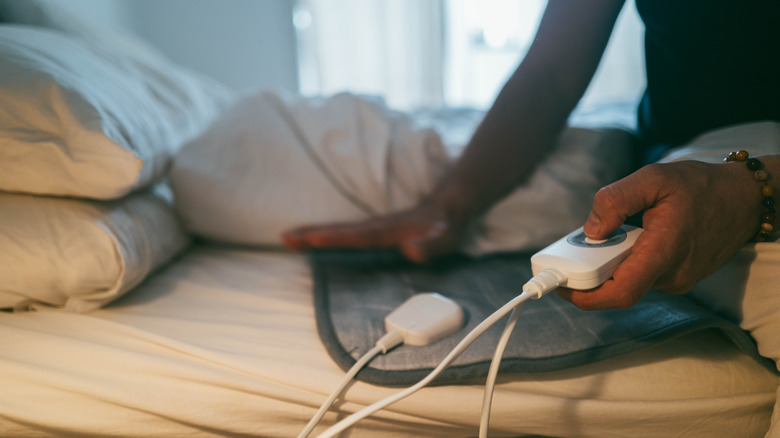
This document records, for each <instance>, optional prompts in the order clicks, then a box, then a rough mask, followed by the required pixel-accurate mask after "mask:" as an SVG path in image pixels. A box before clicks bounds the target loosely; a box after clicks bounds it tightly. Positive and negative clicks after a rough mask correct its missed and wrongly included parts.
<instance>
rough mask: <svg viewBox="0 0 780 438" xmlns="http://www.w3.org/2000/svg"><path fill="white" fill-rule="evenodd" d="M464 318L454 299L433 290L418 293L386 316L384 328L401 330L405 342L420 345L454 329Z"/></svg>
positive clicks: (445, 334) (432, 341) (437, 338)
mask: <svg viewBox="0 0 780 438" xmlns="http://www.w3.org/2000/svg"><path fill="white" fill-rule="evenodd" d="M465 319H466V317H465V315H464V313H463V309H462V308H461V307H460V306H459V305H458V304H457V303H456V302H455V301H452V300H451V299H449V298H447V297H445V296H442V295H440V294H437V293H435V292H432V293H421V294H417V295H414V296H413V297H411V298H409V299H408V300H406V301H405V302H404V303H403V304H401V306H399V307H398V308H397V309H395V310H394V311H393V312H392V313H390V314H389V315H387V316H386V317H385V330H386V331H387V332H388V333H391V332H394V331H397V332H400V333H401V335H402V336H403V342H404V344H406V345H416V346H422V345H428V344H432V343H434V342H436V341H438V340H439V339H442V338H444V337H446V336H449V335H451V334H453V333H455V332H457V331H458V330H460V328H461V327H463V322H464V320H465Z"/></svg>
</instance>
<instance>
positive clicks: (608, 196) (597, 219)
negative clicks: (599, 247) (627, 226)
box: [583, 166, 659, 239]
mask: <svg viewBox="0 0 780 438" xmlns="http://www.w3.org/2000/svg"><path fill="white" fill-rule="evenodd" d="M656 173H657V172H656V171H655V168H654V167H653V166H646V167H643V168H642V169H640V170H638V171H637V172H634V173H633V174H631V175H629V176H627V177H625V178H623V179H621V180H619V181H617V182H615V183H612V184H610V185H608V186H606V187H603V188H602V189H601V190H599V191H598V192H597V193H596V196H595V197H594V199H593V208H592V209H591V211H590V214H589V215H588V219H587V221H586V222H585V225H584V227H583V231H584V232H585V235H587V236H588V237H590V238H593V239H603V238H605V237H607V236H608V235H609V234H610V233H612V232H613V231H615V230H616V229H617V228H618V227H619V226H621V225H622V224H623V222H625V220H626V219H627V218H628V217H630V216H633V215H634V214H636V213H639V212H641V211H642V210H644V209H646V208H648V207H650V206H652V205H654V204H655V203H656V201H657V200H658V198H659V191H658V187H659V186H658V185H657V184H656V181H657V176H656Z"/></svg>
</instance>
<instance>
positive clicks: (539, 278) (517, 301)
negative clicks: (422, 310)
mask: <svg viewBox="0 0 780 438" xmlns="http://www.w3.org/2000/svg"><path fill="white" fill-rule="evenodd" d="M565 282H566V276H565V275H563V274H562V273H561V272H560V271H558V270H556V269H552V268H548V269H545V270H543V271H541V272H539V273H538V274H537V275H535V276H534V277H533V278H532V279H531V280H530V281H528V282H527V283H526V284H525V285H523V292H522V293H521V294H520V295H518V296H516V297H515V298H513V299H512V300H510V301H509V302H508V303H506V304H504V305H503V306H502V307H501V308H499V309H498V310H496V311H495V312H494V313H493V314H491V315H490V316H488V317H487V318H485V319H484V320H483V321H482V322H481V323H479V324H478V325H477V326H476V327H475V328H474V329H473V330H472V331H471V332H469V333H468V334H467V335H466V336H465V337H464V338H463V339H462V340H461V341H460V343H458V345H456V346H455V348H453V349H452V350H451V351H450V353H449V354H448V355H447V356H446V357H445V358H444V359H443V360H442V361H441V362H440V363H439V364H438V365H437V366H436V368H434V369H433V371H431V372H430V373H429V374H428V375H427V376H426V377H425V378H423V379H422V380H420V381H419V382H417V383H416V384H415V385H412V386H410V387H408V388H406V389H405V390H403V391H400V392H398V393H396V394H393V395H391V396H389V397H386V398H385V399H383V400H380V401H378V402H376V403H374V404H372V405H369V406H366V407H365V408H363V409H361V410H359V411H357V412H355V413H354V414H352V415H350V416H348V417H346V418H344V419H343V420H341V421H339V422H338V423H336V424H335V425H333V426H331V427H330V428H328V429H327V430H325V431H324V432H323V433H321V434H320V435H318V437H317V438H332V437H335V436H336V435H338V434H339V433H341V432H343V431H345V430H347V429H349V428H350V427H352V426H354V425H355V424H357V423H358V422H359V421H360V420H362V419H364V418H366V417H368V416H369V415H371V414H373V413H375V412H377V411H379V410H381V409H384V408H386V407H387V406H389V405H391V404H393V403H395V402H397V401H399V400H402V399H404V398H406V397H408V396H410V395H412V394H414V393H415V392H417V391H418V390H420V389H422V388H424V387H425V386H427V385H428V384H430V383H431V382H432V381H433V380H434V379H435V378H436V377H438V376H439V375H440V374H441V373H442V372H443V371H444V370H445V369H447V367H448V366H449V365H450V364H451V363H452V362H453V361H454V360H455V359H457V358H458V356H460V355H461V354H462V353H463V352H464V351H465V350H466V348H468V347H469V346H470V345H471V344H472V343H473V342H474V341H475V340H476V339H477V338H478V337H479V336H481V335H482V334H483V333H484V332H486V331H487V330H488V329H489V328H490V327H492V326H493V325H494V324H495V323H496V322H498V321H499V320H501V319H502V318H503V317H505V316H506V315H507V314H508V313H510V312H512V314H511V315H510V317H509V320H508V322H507V325H506V327H505V329H504V332H503V333H502V335H501V338H500V339H499V342H498V344H497V346H496V351H495V353H494V355H493V359H492V361H491V364H490V369H489V372H488V377H487V381H486V384H485V396H484V398H483V404H482V417H481V421H480V432H479V433H480V435H479V436H480V438H483V437H487V428H488V423H489V418H490V406H491V404H492V398H493V388H494V386H495V381H496V377H497V375H498V368H499V365H500V362H501V357H502V356H503V353H504V349H505V348H506V344H507V342H508V341H509V337H510V335H511V332H512V330H513V329H514V326H515V323H516V322H517V319H518V317H519V315H520V309H521V308H522V305H523V303H525V302H526V301H528V300H529V299H531V298H534V299H539V298H541V297H542V296H544V295H546V294H547V293H549V292H550V291H552V290H554V289H555V288H557V287H558V286H560V285H562V284H564V283H565ZM407 336H408V333H406V332H405V331H404V330H399V329H392V330H390V331H388V333H387V334H386V335H385V336H383V337H382V338H381V339H380V340H379V341H377V344H376V346H375V347H373V348H372V349H371V350H369V351H368V352H366V353H365V354H364V355H363V356H362V357H361V358H360V359H359V360H358V361H357V362H355V364H354V365H353V366H352V368H351V369H350V370H349V372H348V373H347V374H346V376H345V377H344V379H343V380H342V382H341V383H340V384H339V385H338V387H337V388H336V389H335V390H334V391H333V392H332V393H331V395H330V396H329V397H328V399H327V400H326V401H325V402H324V403H323V405H322V406H321V407H320V409H319V410H318V411H317V413H316V414H315V415H314V417H313V418H312V419H311V420H310V421H309V423H308V424H307V425H306V428H305V429H304V430H303V431H302V432H301V433H300V435H298V438H306V437H308V436H309V434H310V433H311V431H312V430H313V429H314V428H315V427H316V425H317V424H318V423H319V421H320V420H321V419H322V417H323V416H324V415H325V413H326V412H327V411H328V409H329V408H330V406H331V405H332V404H333V402H334V401H335V400H336V398H338V396H339V395H340V394H341V392H342V391H343V390H344V389H345V388H346V387H347V385H348V384H349V382H350V381H351V380H352V379H353V378H354V377H355V375H357V373H358V372H359V371H360V369H362V368H363V367H364V366H365V365H366V364H367V363H368V362H369V361H370V360H371V359H373V358H374V357H375V356H377V355H378V354H380V353H386V352H387V351H389V350H390V349H392V348H394V347H396V346H397V345H400V344H402V343H408V342H407ZM418 345H424V344H418Z"/></svg>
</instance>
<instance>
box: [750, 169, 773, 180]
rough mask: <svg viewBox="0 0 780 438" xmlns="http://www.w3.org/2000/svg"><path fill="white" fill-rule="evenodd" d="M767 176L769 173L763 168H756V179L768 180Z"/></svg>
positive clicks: (754, 175)
mask: <svg viewBox="0 0 780 438" xmlns="http://www.w3.org/2000/svg"><path fill="white" fill-rule="evenodd" d="M767 176H769V175H767V173H766V172H765V171H763V170H756V171H755V172H753V178H755V179H756V181H766V178H767Z"/></svg>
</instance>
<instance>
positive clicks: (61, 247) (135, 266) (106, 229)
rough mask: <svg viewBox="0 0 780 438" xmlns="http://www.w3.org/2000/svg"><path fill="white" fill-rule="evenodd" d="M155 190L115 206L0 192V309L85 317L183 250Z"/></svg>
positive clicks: (181, 238) (170, 210) (183, 241)
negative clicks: (43, 309) (48, 309)
mask: <svg viewBox="0 0 780 438" xmlns="http://www.w3.org/2000/svg"><path fill="white" fill-rule="evenodd" d="M161 190H162V188H155V191H154V192H152V191H143V192H139V193H135V194H132V195H129V196H127V197H125V198H123V199H121V200H118V201H87V200H79V199H65V198H50V197H42V196H32V195H24V194H12V193H2V192H0V211H2V220H0V248H2V251H0V279H2V281H0V308H15V309H24V308H30V307H36V306H39V305H41V304H43V305H46V306H53V307H59V308H63V309H65V310H68V311H73V312H89V311H92V310H96V309H98V308H99V307H101V306H103V305H105V304H107V303H109V302H110V301H112V300H114V299H116V298H118V297H120V296H121V295H122V294H124V293H125V292H127V291H129V290H130V289H131V288H133V287H134V286H136V285H137V284H139V283H140V282H141V281H142V280H143V279H144V278H146V277H147V276H148V275H149V273H151V272H152V271H153V270H155V269H156V268H158V267H160V266H162V265H163V264H164V263H165V262H167V261H169V260H170V259H171V258H172V257H173V256H174V255H176V254H177V253H178V252H179V251H181V250H182V249H184V248H185V247H186V246H187V244H188V242H189V237H188V236H187V235H186V234H185V233H184V231H183V230H182V228H181V226H180V224H179V222H178V220H177V218H176V216H175V213H174V211H173V208H172V207H171V205H170V203H169V201H168V200H166V199H165V195H164V192H162V191H161Z"/></svg>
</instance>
